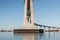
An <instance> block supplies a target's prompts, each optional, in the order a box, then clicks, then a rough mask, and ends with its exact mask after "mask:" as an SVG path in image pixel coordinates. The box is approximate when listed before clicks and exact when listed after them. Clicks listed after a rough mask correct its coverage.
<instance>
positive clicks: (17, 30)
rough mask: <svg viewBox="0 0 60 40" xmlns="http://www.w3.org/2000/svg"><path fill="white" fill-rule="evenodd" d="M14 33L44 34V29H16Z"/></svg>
mask: <svg viewBox="0 0 60 40" xmlns="http://www.w3.org/2000/svg"><path fill="white" fill-rule="evenodd" d="M14 33H44V29H14Z"/></svg>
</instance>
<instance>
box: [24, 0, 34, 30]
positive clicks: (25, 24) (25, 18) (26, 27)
mask: <svg viewBox="0 0 60 40" xmlns="http://www.w3.org/2000/svg"><path fill="white" fill-rule="evenodd" d="M28 1H29V0H25V3H24V24H23V28H24V29H34V28H35V27H34V14H33V2H32V0H30V4H29V5H30V9H29V10H27V8H28V5H27V4H28ZM27 11H30V14H31V17H29V18H30V19H31V23H30V22H28V21H27V20H28V16H27V13H28V12H27ZM30 19H29V20H30ZM29 23H30V24H31V26H30V27H29Z"/></svg>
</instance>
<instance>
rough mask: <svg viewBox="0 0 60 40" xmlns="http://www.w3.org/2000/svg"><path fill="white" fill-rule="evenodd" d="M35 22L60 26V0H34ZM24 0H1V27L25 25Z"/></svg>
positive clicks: (12, 27) (8, 27) (9, 27)
mask: <svg viewBox="0 0 60 40" xmlns="http://www.w3.org/2000/svg"><path fill="white" fill-rule="evenodd" d="M33 8H34V21H35V23H38V24H42V25H48V26H56V27H60V0H33ZM23 17H24V0H0V29H14V28H22V27H23Z"/></svg>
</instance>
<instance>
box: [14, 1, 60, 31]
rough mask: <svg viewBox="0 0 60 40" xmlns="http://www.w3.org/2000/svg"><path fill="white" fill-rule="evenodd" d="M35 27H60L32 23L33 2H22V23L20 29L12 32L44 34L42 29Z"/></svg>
mask: <svg viewBox="0 0 60 40" xmlns="http://www.w3.org/2000/svg"><path fill="white" fill-rule="evenodd" d="M35 26H39V27H44V28H49V30H50V28H53V29H55V28H58V29H60V27H52V26H46V25H40V24H37V23H34V14H33V1H32V0H24V23H23V27H22V29H14V32H44V29H41V28H37V27H35Z"/></svg>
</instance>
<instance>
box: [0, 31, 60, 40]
mask: <svg viewBox="0 0 60 40" xmlns="http://www.w3.org/2000/svg"><path fill="white" fill-rule="evenodd" d="M0 40H60V32H55V33H54V32H50V33H49V32H46V33H44V34H43V33H42V34H41V33H40V34H39V33H19V34H18V33H15V34H14V33H13V32H0Z"/></svg>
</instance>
